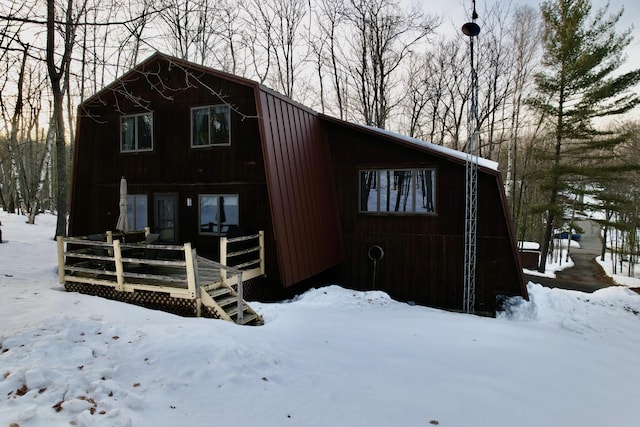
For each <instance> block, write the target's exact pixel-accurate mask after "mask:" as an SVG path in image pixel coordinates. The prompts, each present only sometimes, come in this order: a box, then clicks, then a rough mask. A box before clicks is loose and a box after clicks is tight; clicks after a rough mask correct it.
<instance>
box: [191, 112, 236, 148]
mask: <svg viewBox="0 0 640 427" xmlns="http://www.w3.org/2000/svg"><path fill="white" fill-rule="evenodd" d="M230 128H231V114H230V111H229V106H228V105H213V106H207V107H197V108H192V109H191V146H192V147H211V146H213V145H229V144H231V132H230Z"/></svg>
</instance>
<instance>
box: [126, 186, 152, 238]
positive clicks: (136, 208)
mask: <svg viewBox="0 0 640 427" xmlns="http://www.w3.org/2000/svg"><path fill="white" fill-rule="evenodd" d="M127 221H128V223H129V228H130V229H131V230H142V229H144V228H145V227H146V226H147V225H148V223H147V196H144V195H127Z"/></svg>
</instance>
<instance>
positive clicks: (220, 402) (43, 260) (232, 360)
mask: <svg viewBox="0 0 640 427" xmlns="http://www.w3.org/2000/svg"><path fill="white" fill-rule="evenodd" d="M55 221H56V217H55V216H53V215H47V214H42V215H39V216H38V217H37V218H36V225H29V224H26V221H25V217H23V216H18V215H9V214H7V213H5V212H3V211H0V222H1V223H2V225H1V227H2V239H3V243H2V244H0V426H3V427H8V426H20V427H63V426H66V427H68V426H70V425H71V426H78V427H88V426H91V427H140V426H154V427H165V426H166V427H175V426H196V425H200V426H207V427H216V426H227V425H237V424H242V425H259V426H261V427H283V426H296V427H326V426H332V427H389V426H406V427H428V426H435V425H437V426H440V427H468V426H475V427H485V426H486V427H513V426H518V427H539V426H563V427H574V426H575V427H601V426H616V427H632V426H636V425H637V423H638V419H639V418H640V407H639V406H638V405H637V401H638V396H639V391H638V384H639V383H640V370H638V369H637V360H638V354H640V295H638V294H636V293H635V292H633V291H631V290H630V289H628V288H627V287H625V286H617V287H611V288H608V289H603V290H600V291H597V292H595V293H593V294H585V293H582V292H576V291H566V290H560V289H549V288H544V287H542V286H541V285H538V284H536V283H534V282H530V283H529V284H528V290H529V294H530V297H531V300H530V301H528V302H527V301H523V300H521V299H513V300H511V301H510V304H509V305H508V308H509V309H508V311H506V312H504V313H500V315H499V316H498V317H497V318H486V317H478V316H473V315H468V314H461V313H452V312H447V311H442V310H436V309H432V308H427V307H421V306H411V305H407V304H405V303H402V302H398V301H394V300H392V299H391V298H389V296H388V295H387V294H385V293H383V292H380V291H371V292H356V291H352V290H348V289H345V288H342V287H340V286H338V285H335V284H334V285H330V286H328V287H324V288H319V289H312V290H310V291H308V292H306V293H304V294H303V295H300V296H299V297H297V298H295V299H293V300H287V301H282V302H278V303H269V304H260V303H255V302H252V303H251V305H252V306H253V308H255V309H256V310H257V311H258V312H259V313H260V314H261V315H262V316H263V317H264V320H265V324H264V325H263V326H238V325H234V324H232V323H230V322H226V321H223V320H215V319H203V318H183V317H179V316H175V315H171V314H168V313H164V312H160V311H154V310H148V309H144V308H141V307H136V306H133V305H128V304H125V303H121V302H116V301H110V300H106V299H103V298H99V297H94V296H90V295H81V294H77V293H72V292H65V291H64V290H63V288H62V287H61V285H60V284H59V283H58V276H57V272H56V270H57V269H56V265H57V255H56V243H55V241H54V240H53V239H52V236H53V234H54V231H55ZM565 266H566V263H565ZM631 283H632V284H633V286H638V284H639V283H640V282H639V281H638V279H635V281H633V282H631Z"/></svg>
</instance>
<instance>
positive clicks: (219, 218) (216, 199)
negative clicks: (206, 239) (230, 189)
mask: <svg viewBox="0 0 640 427" xmlns="http://www.w3.org/2000/svg"><path fill="white" fill-rule="evenodd" d="M234 225H235V226H237V225H238V195H237V194H201V195H200V234H224V233H226V232H228V231H229V227H231V226H234Z"/></svg>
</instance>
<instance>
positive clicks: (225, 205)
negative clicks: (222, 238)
mask: <svg viewBox="0 0 640 427" xmlns="http://www.w3.org/2000/svg"><path fill="white" fill-rule="evenodd" d="M219 220H220V226H221V227H220V231H221V232H222V233H226V232H228V231H229V227H230V226H232V225H236V226H237V225H238V224H239V222H238V196H220V218H219Z"/></svg>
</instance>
